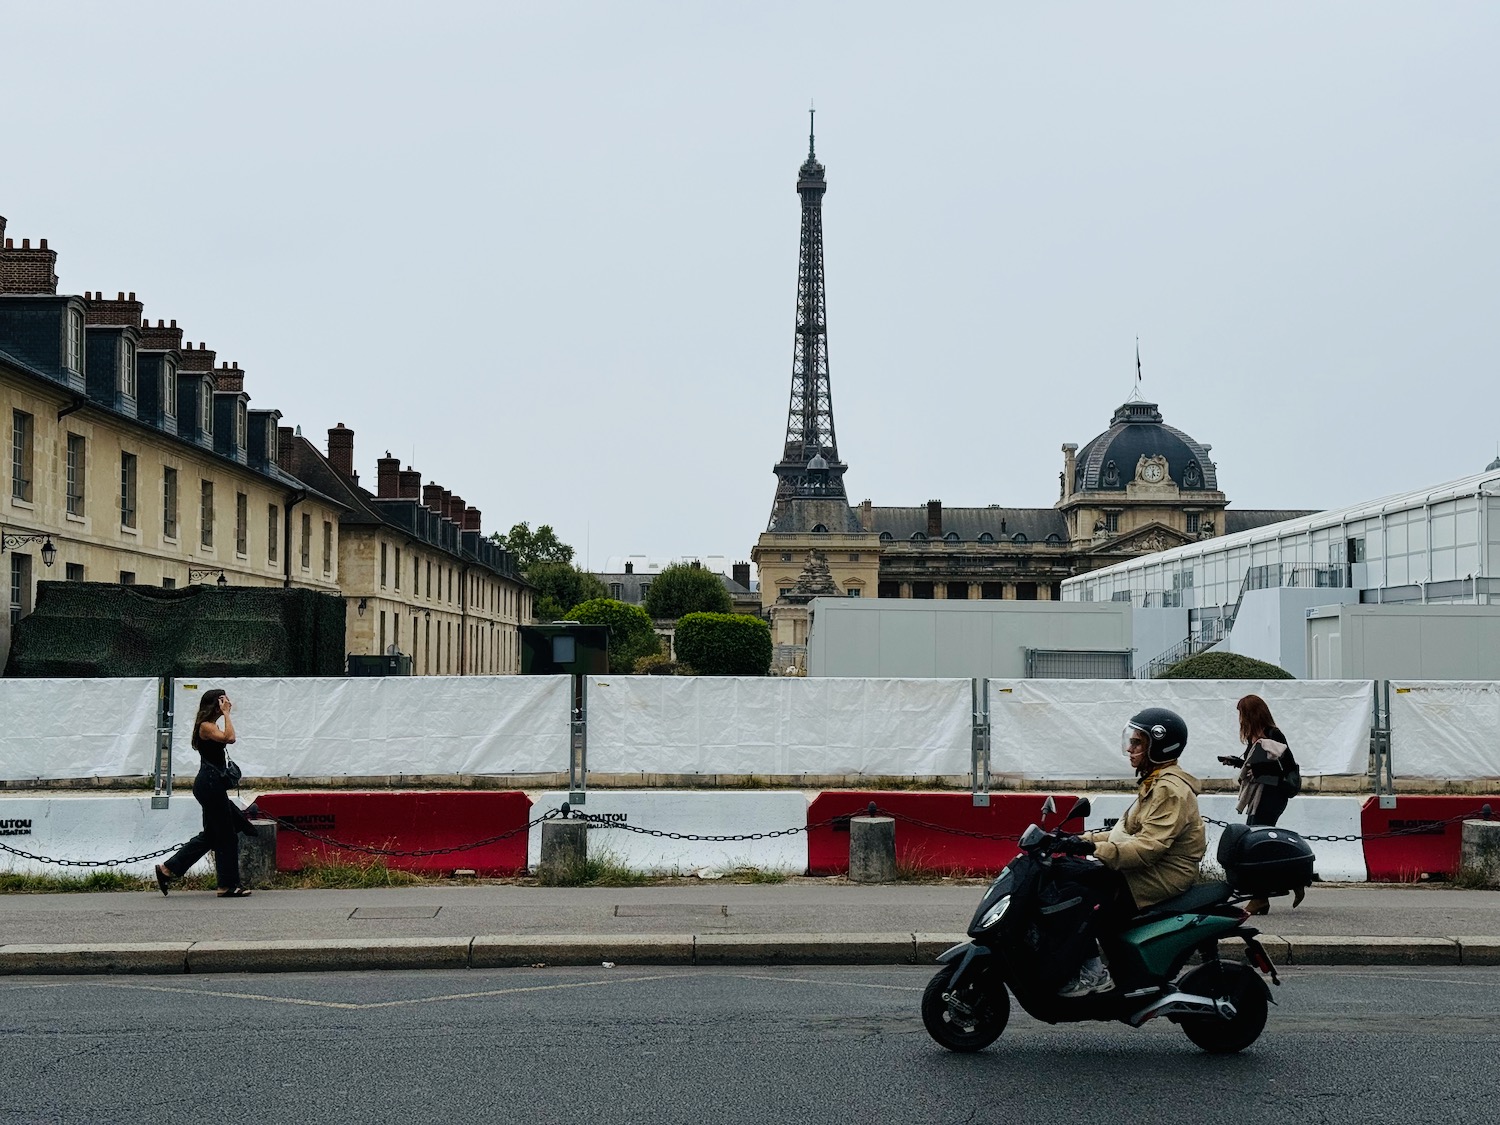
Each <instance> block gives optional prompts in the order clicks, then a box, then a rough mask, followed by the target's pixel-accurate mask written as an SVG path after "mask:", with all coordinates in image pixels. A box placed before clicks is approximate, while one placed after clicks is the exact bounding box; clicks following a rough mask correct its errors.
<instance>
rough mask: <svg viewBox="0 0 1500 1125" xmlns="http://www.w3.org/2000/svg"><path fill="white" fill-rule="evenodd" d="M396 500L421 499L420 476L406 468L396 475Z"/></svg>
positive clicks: (414, 470)
mask: <svg viewBox="0 0 1500 1125" xmlns="http://www.w3.org/2000/svg"><path fill="white" fill-rule="evenodd" d="M396 498H397V499H398V500H420V499H422V474H421V473H419V472H418V471H417V470H416V469H413V468H411V467H409V466H408V467H407V468H405V469H402V470H401V471H400V472H398V473H397V474H396Z"/></svg>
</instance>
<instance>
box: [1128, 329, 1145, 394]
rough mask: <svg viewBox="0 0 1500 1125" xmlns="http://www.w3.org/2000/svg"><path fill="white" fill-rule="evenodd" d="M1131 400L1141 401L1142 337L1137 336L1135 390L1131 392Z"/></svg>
mask: <svg viewBox="0 0 1500 1125" xmlns="http://www.w3.org/2000/svg"><path fill="white" fill-rule="evenodd" d="M1129 401H1131V402H1141V401H1142V395H1141V338H1140V337H1139V336H1137V337H1136V338H1135V390H1133V391H1131V392H1130V400H1129Z"/></svg>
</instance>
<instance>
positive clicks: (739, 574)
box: [730, 562, 750, 590]
mask: <svg viewBox="0 0 1500 1125" xmlns="http://www.w3.org/2000/svg"><path fill="white" fill-rule="evenodd" d="M731 570H732V573H731V575H730V577H731V578H733V579H734V580H735V582H737V583H739V584H740V585H741V586H743V587H745V589H747V590H748V589H750V564H749V563H747V562H737V563H735V564H734V566H733V567H732V568H731Z"/></svg>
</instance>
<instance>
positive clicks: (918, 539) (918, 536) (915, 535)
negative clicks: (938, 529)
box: [911, 531, 927, 543]
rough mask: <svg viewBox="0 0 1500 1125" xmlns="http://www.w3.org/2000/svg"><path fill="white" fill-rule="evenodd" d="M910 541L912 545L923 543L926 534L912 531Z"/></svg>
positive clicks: (925, 540)
mask: <svg viewBox="0 0 1500 1125" xmlns="http://www.w3.org/2000/svg"><path fill="white" fill-rule="evenodd" d="M911 541H912V542H913V543H925V542H927V533H926V532H925V531H913V532H912V533H911Z"/></svg>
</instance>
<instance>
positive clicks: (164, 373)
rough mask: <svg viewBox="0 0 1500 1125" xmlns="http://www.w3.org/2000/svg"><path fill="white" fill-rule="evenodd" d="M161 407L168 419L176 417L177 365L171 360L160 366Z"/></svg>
mask: <svg viewBox="0 0 1500 1125" xmlns="http://www.w3.org/2000/svg"><path fill="white" fill-rule="evenodd" d="M161 405H162V411H161V412H162V413H163V414H165V415H166V416H167V417H168V418H175V417H176V416H177V365H176V364H175V363H173V362H172V361H171V360H166V361H165V362H164V363H162V365H161Z"/></svg>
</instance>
